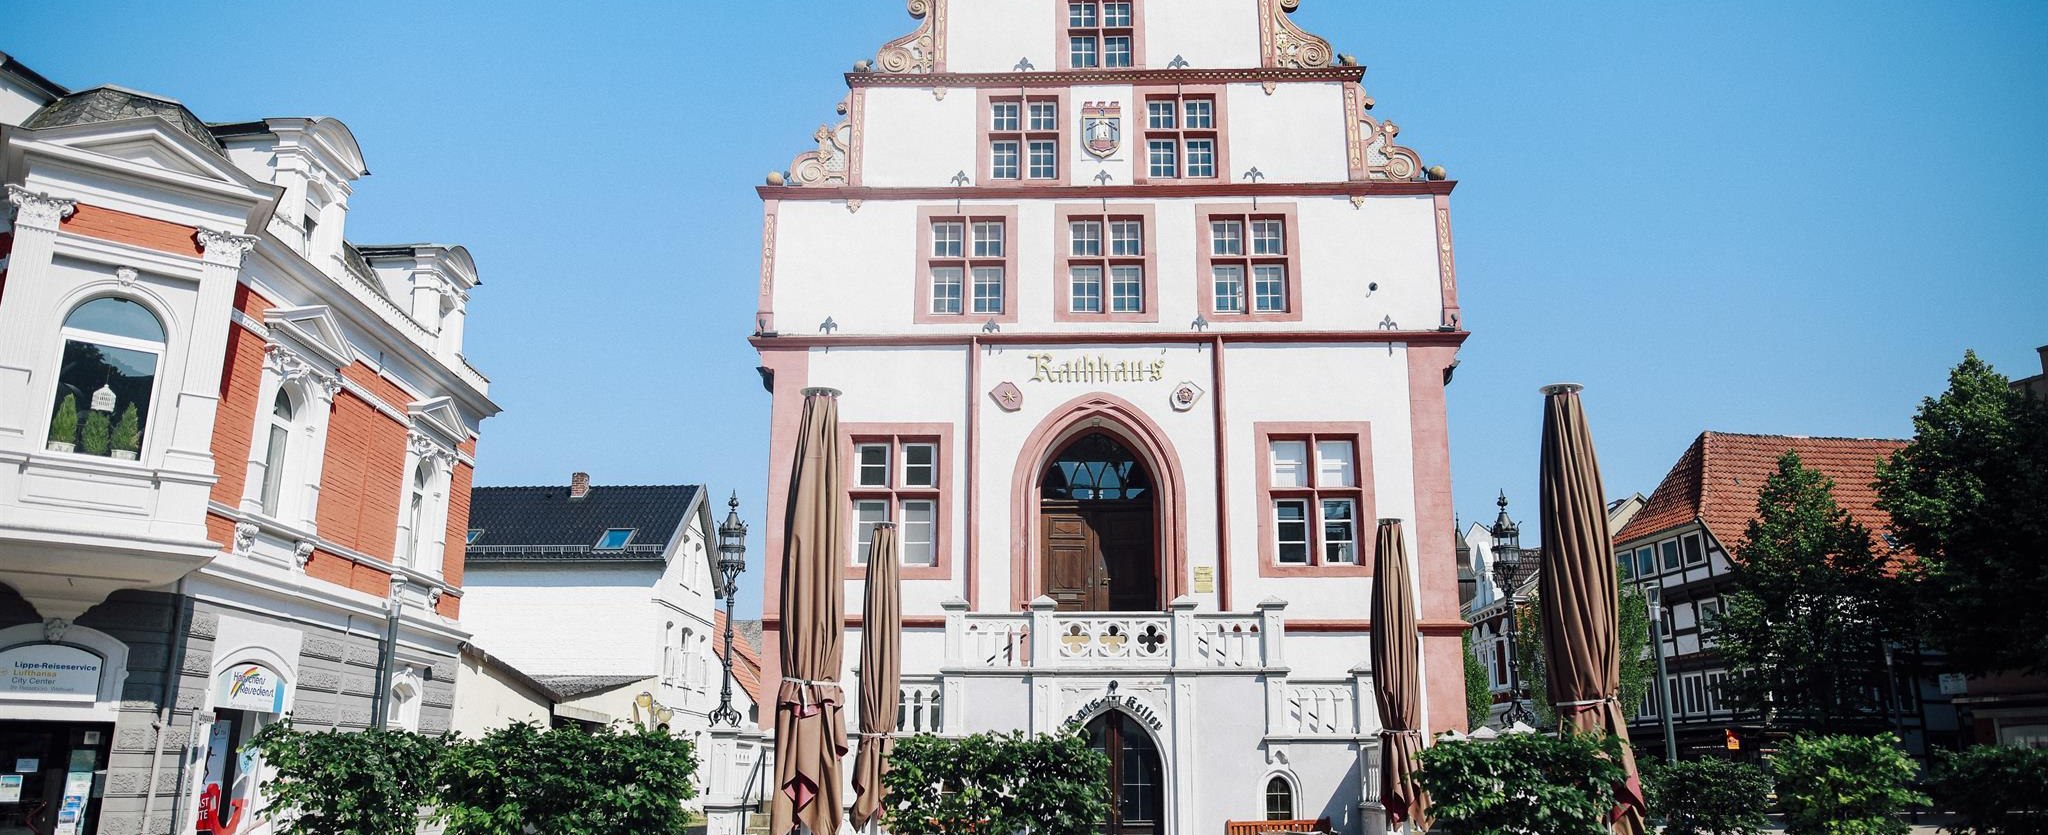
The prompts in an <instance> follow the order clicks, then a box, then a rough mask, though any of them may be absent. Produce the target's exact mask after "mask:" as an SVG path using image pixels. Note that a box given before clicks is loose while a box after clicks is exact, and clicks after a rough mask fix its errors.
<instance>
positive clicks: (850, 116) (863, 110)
mask: <svg viewBox="0 0 2048 835" xmlns="http://www.w3.org/2000/svg"><path fill="white" fill-rule="evenodd" d="M867 111H868V91H867V90H865V89H863V88H858V87H856V88H854V89H853V90H852V91H851V92H849V93H847V96H846V120H847V124H848V125H849V126H851V127H852V129H853V147H851V148H848V149H846V184H847V185H850V186H854V187H859V186H860V184H861V173H860V167H861V152H860V151H861V148H862V147H863V146H865V145H866V144H867V143H866V142H864V141H862V140H863V135H864V134H866V133H867V121H868V119H867Z"/></svg>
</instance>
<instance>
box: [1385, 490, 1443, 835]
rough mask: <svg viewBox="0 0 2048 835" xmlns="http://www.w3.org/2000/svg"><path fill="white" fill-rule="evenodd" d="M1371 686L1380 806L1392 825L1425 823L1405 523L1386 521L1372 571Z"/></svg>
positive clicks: (1412, 603) (1418, 685) (1418, 639)
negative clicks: (1418, 779) (1377, 708)
mask: <svg viewBox="0 0 2048 835" xmlns="http://www.w3.org/2000/svg"><path fill="white" fill-rule="evenodd" d="M1372 576H1373V582H1372V683H1373V688H1372V689H1373V696H1374V697H1375V698H1376V699H1378V701H1379V706H1380V726H1381V728H1382V730H1381V731H1380V803H1381V805H1384V806H1385V807H1386V809H1387V824H1388V826H1398V825H1400V824H1401V822H1403V821H1421V820H1424V816H1425V815H1426V814H1428V812H1429V799H1428V798H1427V797H1425V796H1424V795H1423V794H1422V788H1421V786H1419V785H1417V784H1416V782H1415V771H1416V769H1417V767H1418V762H1417V759H1416V758H1417V757H1419V756H1421V755H1422V724H1421V719H1422V671H1421V667H1420V662H1419V661H1418V660H1417V655H1419V654H1420V651H1419V649H1418V648H1417V644H1419V643H1420V642H1421V638H1422V635H1421V633H1420V632H1419V631H1418V630H1417V628H1416V624H1415V582H1414V580H1413V579H1412V578H1411V576H1410V575H1409V573H1408V548H1407V545H1406V544H1405V542H1404V540H1403V539H1402V537H1401V520H1399V519H1381V520H1380V531H1379V540H1378V543H1377V544H1376V545H1375V546H1374V548H1373V568H1372Z"/></svg>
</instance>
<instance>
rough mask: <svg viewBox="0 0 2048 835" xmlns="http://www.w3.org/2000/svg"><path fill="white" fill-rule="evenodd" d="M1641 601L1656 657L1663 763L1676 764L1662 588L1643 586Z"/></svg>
mask: <svg viewBox="0 0 2048 835" xmlns="http://www.w3.org/2000/svg"><path fill="white" fill-rule="evenodd" d="M1643 599H1644V600H1645V601H1647V602H1648V603H1649V606H1650V639H1651V641H1650V654H1651V655H1655V656H1657V683H1656V688H1655V689H1656V691H1657V717H1658V719H1657V721H1658V722H1659V723H1660V724H1661V725H1662V726H1663V728H1664V762H1666V763H1676V762H1678V737H1677V736H1676V735H1675V734H1674V733H1673V732H1672V730H1671V695H1672V694H1671V688H1670V687H1669V686H1667V685H1666V682H1668V681H1670V679H1669V678H1668V676H1669V670H1667V669H1666V668H1665V665H1664V587H1663V586H1661V585H1660V586H1644V587H1643Z"/></svg>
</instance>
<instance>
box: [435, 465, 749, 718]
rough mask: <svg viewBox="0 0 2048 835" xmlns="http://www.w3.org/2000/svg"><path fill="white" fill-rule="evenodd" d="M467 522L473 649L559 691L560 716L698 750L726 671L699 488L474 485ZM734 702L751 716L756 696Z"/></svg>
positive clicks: (707, 515) (739, 696)
mask: <svg viewBox="0 0 2048 835" xmlns="http://www.w3.org/2000/svg"><path fill="white" fill-rule="evenodd" d="M469 519H470V525H471V527H470V529H469V531H468V535H467V537H466V539H467V541H468V543H469V544H468V546H467V560H466V563H467V567H468V575H467V576H466V578H465V582H464V585H465V590H466V600H465V603H466V605H467V610H466V611H465V613H464V625H466V626H468V627H469V628H470V629H471V630H472V631H473V632H474V634H475V636H476V637H475V639H474V641H475V644H476V646H477V647H478V648H480V649H482V650H483V651H486V652H488V653H490V654H491V655H493V656H495V657H497V658H499V659H501V660H503V661H504V662H505V663H507V664H510V665H511V666H513V667H516V668H517V669H518V670H519V671H521V672H523V673H525V674H527V675H530V676H532V677H533V678H534V680H536V681H538V682H540V683H541V684H543V685H545V686H546V687H548V688H549V689H550V690H552V691H554V692H555V693H556V694H557V695H559V696H560V698H561V701H560V703H559V704H558V705H557V706H556V708H555V715H556V716H557V717H558V718H562V719H569V720H575V721H584V722H598V723H608V722H611V721H616V720H627V721H638V723H640V724H643V725H645V726H647V727H659V726H666V727H668V728H669V730H670V731H672V732H674V733H676V734H679V735H684V736H689V737H691V738H693V739H696V740H698V741H699V742H703V741H704V737H703V733H704V731H705V730H707V729H708V728H709V727H710V721H709V717H710V715H711V712H712V711H714V710H716V709H717V708H718V699H719V683H720V677H721V676H722V675H723V673H724V668H723V667H722V666H721V664H720V658H719V650H720V649H721V645H719V644H718V643H717V642H718V640H719V639H720V637H721V636H720V635H719V633H718V632H717V628H718V627H721V626H722V625H723V621H722V620H721V619H720V618H719V617H718V615H716V614H715V612H716V607H717V605H718V602H719V599H718V577H717V573H716V571H715V566H714V564H713V562H714V560H715V558H716V557H715V555H716V551H715V548H714V547H713V546H714V544H715V543H713V542H711V541H710V539H709V537H712V536H715V534H714V533H713V527H712V520H711V510H710V506H709V503H708V502H707V501H706V498H705V489H704V488H703V487H702V486H699V485H657V486H616V487H614V486H604V485H596V486H593V485H592V484H591V483H590V477H589V476H587V475H585V474H583V473H576V474H575V475H574V476H573V477H572V478H571V480H570V483H569V484H566V485H557V486H538V487H478V488H475V489H474V490H472V491H471V492H470V516H469ZM643 696H644V697H645V698H644V699H643V698H642V697H643ZM734 702H735V706H736V707H735V709H737V710H739V711H741V712H742V713H743V714H750V713H751V712H752V707H753V700H752V697H751V696H750V695H749V694H748V693H746V692H744V691H739V690H736V691H735V694H734Z"/></svg>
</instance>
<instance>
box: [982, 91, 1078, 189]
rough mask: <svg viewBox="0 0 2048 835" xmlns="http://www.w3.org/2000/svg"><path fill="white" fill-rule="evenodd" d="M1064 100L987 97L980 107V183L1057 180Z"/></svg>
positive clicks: (1043, 97) (1045, 183) (1055, 97)
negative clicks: (981, 135)
mask: <svg viewBox="0 0 2048 835" xmlns="http://www.w3.org/2000/svg"><path fill="white" fill-rule="evenodd" d="M1065 109H1066V108H1065V103H1064V97H1063V96H1059V95H1043V96H1040V95H1014V96H997V95H991V96H987V97H985V98H984V99H983V104H982V134H983V138H982V147H981V152H982V153H981V156H982V178H983V179H984V180H985V181H987V182H994V183H1001V182H1013V183H1029V184H1039V185H1049V184H1053V183H1056V182H1058V181H1059V179H1060V169H1061V167H1062V157H1063V156H1064V153H1063V151H1062V148H1061V144H1060V134H1061V131H1060V128H1061V124H1062V118H1061V117H1062V112H1063V111H1064V110H1065Z"/></svg>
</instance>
